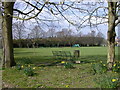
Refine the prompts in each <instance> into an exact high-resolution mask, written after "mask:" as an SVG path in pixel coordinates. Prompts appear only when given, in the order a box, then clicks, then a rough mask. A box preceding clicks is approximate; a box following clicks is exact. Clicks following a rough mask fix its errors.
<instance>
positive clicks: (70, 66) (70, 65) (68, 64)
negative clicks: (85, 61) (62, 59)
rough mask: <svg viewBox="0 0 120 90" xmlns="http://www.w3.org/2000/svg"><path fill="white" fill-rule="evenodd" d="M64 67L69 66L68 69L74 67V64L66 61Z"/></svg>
mask: <svg viewBox="0 0 120 90" xmlns="http://www.w3.org/2000/svg"><path fill="white" fill-rule="evenodd" d="M64 67H65V68H67V69H73V68H74V67H73V65H72V64H71V63H68V62H66V63H64Z"/></svg>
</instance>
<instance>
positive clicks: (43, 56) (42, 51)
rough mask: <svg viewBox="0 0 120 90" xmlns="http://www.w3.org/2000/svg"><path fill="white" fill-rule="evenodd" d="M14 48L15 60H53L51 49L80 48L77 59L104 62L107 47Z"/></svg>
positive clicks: (37, 61)
mask: <svg viewBox="0 0 120 90" xmlns="http://www.w3.org/2000/svg"><path fill="white" fill-rule="evenodd" d="M14 50H15V51H14V53H15V60H16V61H17V60H20V59H21V58H25V57H26V58H30V59H31V61H32V62H34V63H39V62H52V61H54V58H53V55H52V51H58V50H64V51H70V52H71V53H72V54H73V52H74V50H80V58H79V60H80V61H84V62H98V61H103V62H106V60H107V47H80V48H71V47H62V48H29V49H28V48H15V49H14ZM116 59H117V60H118V47H116Z"/></svg>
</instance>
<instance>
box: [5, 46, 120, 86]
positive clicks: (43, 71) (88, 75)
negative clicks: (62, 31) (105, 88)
mask: <svg viewBox="0 0 120 90" xmlns="http://www.w3.org/2000/svg"><path fill="white" fill-rule="evenodd" d="M54 50H55V51H57V50H65V51H71V53H73V52H74V50H80V58H79V60H80V61H83V62H84V63H81V64H74V67H75V69H65V68H64V66H45V67H41V66H39V67H38V66H34V67H36V69H35V70H34V72H35V73H36V74H35V75H34V76H32V77H31V76H29V77H28V76H26V75H25V74H24V73H23V70H16V68H15V67H12V68H9V69H5V70H3V82H5V84H6V86H5V85H4V87H16V88H28V87H29V88H30V87H31V88H37V87H39V88H66V86H67V85H68V88H99V87H100V86H99V85H98V84H96V83H95V78H100V75H98V74H94V72H93V70H92V67H91V63H96V62H99V61H103V62H106V60H107V48H106V47H80V48H70V47H63V48H29V49H28V48H15V49H14V55H15V61H16V62H17V63H21V62H25V60H24V58H29V59H28V60H30V63H32V64H33V65H34V64H35V65H36V63H37V64H39V63H42V62H46V63H48V62H54V61H55V60H54V58H53V56H52V51H54ZM117 54H118V48H116V56H117ZM117 59H118V58H116V60H117ZM21 64H23V63H21ZM24 64H25V63H24ZM24 64H23V65H24ZM106 74H108V75H109V74H112V75H118V73H113V72H107V73H106Z"/></svg>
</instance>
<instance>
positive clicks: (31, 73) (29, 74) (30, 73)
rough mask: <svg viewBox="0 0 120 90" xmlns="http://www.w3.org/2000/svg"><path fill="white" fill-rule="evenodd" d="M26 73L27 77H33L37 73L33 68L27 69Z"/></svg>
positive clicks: (25, 69)
mask: <svg viewBox="0 0 120 90" xmlns="http://www.w3.org/2000/svg"><path fill="white" fill-rule="evenodd" d="M24 73H25V75H27V76H33V75H34V74H35V73H34V71H33V69H32V68H31V67H26V68H24Z"/></svg>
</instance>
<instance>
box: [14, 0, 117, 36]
mask: <svg viewBox="0 0 120 90" xmlns="http://www.w3.org/2000/svg"><path fill="white" fill-rule="evenodd" d="M18 1H19V0H18ZM50 1H56V2H59V1H63V0H50ZM103 6H107V3H104V4H103ZM24 7H25V4H23V2H20V1H19V2H18V3H17V2H16V4H15V8H18V9H20V10H23V9H24ZM76 7H80V8H81V9H88V10H92V7H91V8H90V7H89V6H86V7H85V6H79V5H78V6H76ZM95 7H99V5H96V6H95ZM30 8H31V7H29V8H28V9H26V10H25V11H24V12H26V11H29V9H30ZM51 8H53V6H51ZM53 9H54V8H53ZM72 11H73V12H74V13H75V14H76V16H77V17H76V16H75V15H74V14H73V13H72ZM37 12H38V11H37V10H35V13H37ZM63 14H64V16H65V17H66V18H67V19H68V20H70V21H71V22H74V23H76V24H77V25H79V24H81V23H82V20H81V19H82V17H84V16H85V18H84V20H85V19H87V18H89V16H87V15H85V13H80V12H79V11H78V10H67V11H65V12H64V13H63ZM98 14H99V15H102V14H104V13H103V10H102V9H101V10H99V12H98ZM20 17H22V15H20ZM38 17H39V18H40V19H46V20H48V19H49V20H59V22H58V21H52V22H48V21H41V22H39V23H40V25H41V28H43V29H44V30H48V27H47V26H46V24H47V25H49V26H56V27H55V29H56V30H61V29H62V28H71V29H72V30H74V31H75V32H76V33H77V32H79V31H81V32H83V33H84V34H87V33H88V32H90V31H91V30H95V31H96V32H98V31H101V32H102V33H103V34H104V35H105V38H107V30H108V28H107V27H108V26H107V24H102V25H99V26H98V28H96V27H92V28H90V27H85V28H81V29H78V28H77V27H75V26H73V25H71V24H69V23H68V22H67V21H66V20H65V19H64V18H63V17H62V16H61V15H60V14H59V15H56V17H55V16H54V15H53V14H51V13H50V11H48V10H47V9H46V8H44V9H43V11H42V12H41V13H40V14H39V16H38ZM79 18H81V19H79ZM101 20H103V21H107V20H106V19H101V18H98V20H97V22H100V21H101ZM15 21H16V20H15V19H14V22H15ZM43 22H44V23H43ZM45 23H46V24H45ZM87 23H88V21H86V22H85V23H84V24H83V25H86V24H87ZM92 23H96V19H95V18H94V17H93V18H92ZM35 25H36V21H35V20H34V19H31V20H30V21H27V22H26V27H29V28H33V27H34V26H35ZM76 29H77V30H76ZM116 32H117V33H118V28H116Z"/></svg>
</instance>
